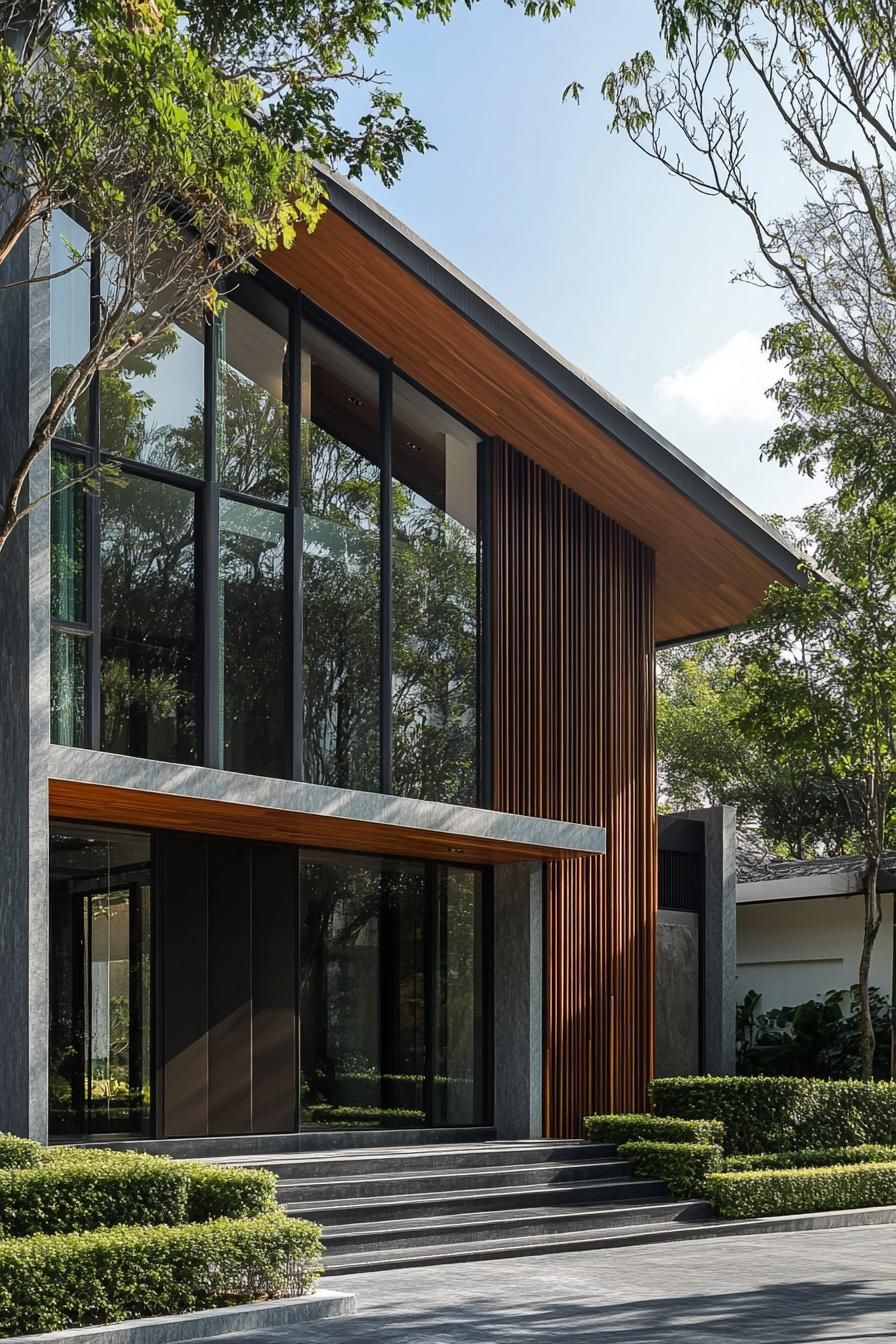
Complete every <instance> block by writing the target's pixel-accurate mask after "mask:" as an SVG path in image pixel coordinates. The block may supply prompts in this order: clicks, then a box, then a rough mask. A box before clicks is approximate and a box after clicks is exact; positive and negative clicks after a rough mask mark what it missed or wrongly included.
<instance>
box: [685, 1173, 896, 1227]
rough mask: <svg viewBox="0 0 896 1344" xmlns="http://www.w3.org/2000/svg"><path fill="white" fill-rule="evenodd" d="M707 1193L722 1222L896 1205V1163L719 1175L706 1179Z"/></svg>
mask: <svg viewBox="0 0 896 1344" xmlns="http://www.w3.org/2000/svg"><path fill="white" fill-rule="evenodd" d="M706 1192H707V1197H708V1198H709V1200H710V1203H711V1204H712V1206H713V1208H714V1210H715V1212H716V1213H717V1214H718V1215H719V1216H720V1217H721V1218H759V1217H763V1216H766V1215H769V1214H782V1213H822V1212H824V1211H825V1210H828V1209H864V1208H869V1207H871V1206H873V1205H879V1204H896V1162H868V1163H865V1164H864V1165H862V1166H840V1167H808V1168H805V1169H803V1170H800V1171H736V1172H734V1171H732V1172H715V1173H713V1174H712V1175H710V1176H708V1177H707V1179H706Z"/></svg>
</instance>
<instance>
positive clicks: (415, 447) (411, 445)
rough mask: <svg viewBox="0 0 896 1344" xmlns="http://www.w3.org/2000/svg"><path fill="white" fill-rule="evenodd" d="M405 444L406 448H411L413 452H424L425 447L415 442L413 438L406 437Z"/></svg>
mask: <svg viewBox="0 0 896 1344" xmlns="http://www.w3.org/2000/svg"><path fill="white" fill-rule="evenodd" d="M404 446H405V448H410V450H411V452H413V453H422V452H423V449H422V448H421V447H420V445H419V443H415V442H414V440H413V439H405V442H404Z"/></svg>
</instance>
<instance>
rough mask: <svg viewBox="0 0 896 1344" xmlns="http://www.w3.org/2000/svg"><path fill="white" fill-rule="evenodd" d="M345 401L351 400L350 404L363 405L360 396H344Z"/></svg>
mask: <svg viewBox="0 0 896 1344" xmlns="http://www.w3.org/2000/svg"><path fill="white" fill-rule="evenodd" d="M346 401H349V402H351V404H352V406H363V405H364V403H363V401H362V400H361V398H360V397H346Z"/></svg>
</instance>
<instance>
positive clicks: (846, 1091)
mask: <svg viewBox="0 0 896 1344" xmlns="http://www.w3.org/2000/svg"><path fill="white" fill-rule="evenodd" d="M650 1092H651V1097H652V1100H653V1104H654V1107H655V1108H656V1112H657V1114H658V1115H663V1116H664V1115H669V1116H671V1115H675V1116H687V1117H689V1118H691V1119H707V1120H710V1119H711V1120H721V1121H722V1124H723V1125H724V1127H725V1140H724V1147H725V1152H726V1154H731V1153H757V1152H762V1151H766V1152H786V1151H790V1150H796V1149H802V1148H839V1147H852V1146H853V1145H855V1144H863V1143H876V1144H888V1145H889V1144H892V1143H896V1083H873V1082H839V1081H838V1082H827V1081H824V1080H822V1079H819V1078H717V1077H710V1076H707V1077H694V1078H656V1079H654V1081H653V1082H652V1083H651V1085H650Z"/></svg>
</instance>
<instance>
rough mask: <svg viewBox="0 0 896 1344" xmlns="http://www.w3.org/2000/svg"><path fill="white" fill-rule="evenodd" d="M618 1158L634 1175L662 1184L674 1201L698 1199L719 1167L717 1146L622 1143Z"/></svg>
mask: <svg viewBox="0 0 896 1344" xmlns="http://www.w3.org/2000/svg"><path fill="white" fill-rule="evenodd" d="M619 1156H620V1157H624V1158H625V1160H626V1162H630V1163H631V1167H632V1171H633V1172H634V1174H635V1175H636V1176H647V1177H654V1178H655V1179H656V1180H660V1181H665V1182H666V1185H667V1186H668V1188H669V1193H670V1194H671V1195H675V1197H676V1198H677V1199H699V1198H701V1197H702V1196H703V1195H704V1194H705V1192H706V1178H707V1176H708V1175H709V1174H710V1172H712V1171H718V1169H719V1167H720V1166H721V1165H722V1150H721V1148H720V1147H719V1145H718V1144H717V1143H650V1142H644V1141H635V1142H634V1143H623V1144H621V1145H620V1148H619Z"/></svg>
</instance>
